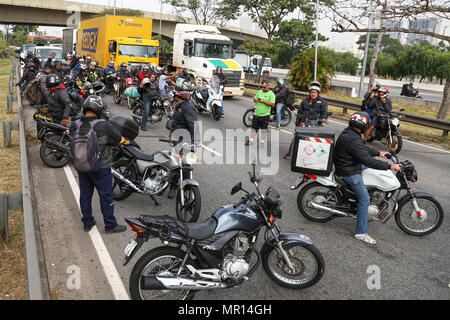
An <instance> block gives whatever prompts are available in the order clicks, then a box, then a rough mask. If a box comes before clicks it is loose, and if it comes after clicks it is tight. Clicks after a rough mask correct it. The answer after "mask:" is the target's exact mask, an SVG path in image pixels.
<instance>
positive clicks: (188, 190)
mask: <svg viewBox="0 0 450 320" xmlns="http://www.w3.org/2000/svg"><path fill="white" fill-rule="evenodd" d="M201 208H202V197H201V195H200V189H199V188H198V187H197V186H193V185H187V186H186V187H184V207H183V206H182V205H181V190H178V192H177V200H176V211H177V218H178V220H181V221H184V222H189V223H193V222H197V220H198V217H199V216H200V211H201Z"/></svg>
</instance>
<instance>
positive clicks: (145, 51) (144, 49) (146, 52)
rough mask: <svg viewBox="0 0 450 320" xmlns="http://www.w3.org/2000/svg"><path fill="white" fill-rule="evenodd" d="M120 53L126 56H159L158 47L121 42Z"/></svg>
mask: <svg viewBox="0 0 450 320" xmlns="http://www.w3.org/2000/svg"><path fill="white" fill-rule="evenodd" d="M119 55H121V56H125V57H141V58H158V47H151V46H137V45H132V44H121V45H119Z"/></svg>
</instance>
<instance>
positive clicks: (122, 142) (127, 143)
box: [120, 137, 130, 146]
mask: <svg viewBox="0 0 450 320" xmlns="http://www.w3.org/2000/svg"><path fill="white" fill-rule="evenodd" d="M120 144H121V145H124V146H126V145H129V144H130V140H127V139H125V137H122V140H120Z"/></svg>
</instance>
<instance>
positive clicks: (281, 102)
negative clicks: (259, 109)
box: [273, 79, 289, 130]
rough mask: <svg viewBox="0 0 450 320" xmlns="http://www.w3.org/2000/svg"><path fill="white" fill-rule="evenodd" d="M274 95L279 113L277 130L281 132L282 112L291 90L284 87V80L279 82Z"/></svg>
mask: <svg viewBox="0 0 450 320" xmlns="http://www.w3.org/2000/svg"><path fill="white" fill-rule="evenodd" d="M273 93H275V109H276V111H275V112H276V113H277V118H276V120H277V121H276V122H277V129H278V130H280V127H281V126H280V123H281V112H282V111H283V108H284V106H285V105H286V97H287V95H288V93H289V89H288V88H286V87H285V86H284V79H278V80H277V86H276V87H275V88H274V89H273Z"/></svg>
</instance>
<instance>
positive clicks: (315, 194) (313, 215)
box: [297, 182, 339, 222]
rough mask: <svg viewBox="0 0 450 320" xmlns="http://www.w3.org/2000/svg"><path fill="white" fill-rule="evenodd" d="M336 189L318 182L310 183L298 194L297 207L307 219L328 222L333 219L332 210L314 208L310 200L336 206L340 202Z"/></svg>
mask: <svg viewBox="0 0 450 320" xmlns="http://www.w3.org/2000/svg"><path fill="white" fill-rule="evenodd" d="M334 191H335V189H334V188H332V187H326V186H323V185H321V184H320V183H317V182H312V183H308V184H307V185H305V186H304V187H303V188H302V189H301V190H300V192H299V193H298V196H297V207H298V209H299V210H300V213H301V214H302V215H303V216H304V217H305V218H306V219H308V220H310V221H314V222H326V221H329V220H331V219H333V217H334V216H333V214H332V213H331V212H327V211H322V210H317V209H314V208H312V206H311V205H309V202H310V201H313V202H315V203H318V204H321V205H324V206H327V207H328V206H332V207H334V206H336V205H337V204H338V203H339V201H338V199H337V197H336V195H335V194H334Z"/></svg>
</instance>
